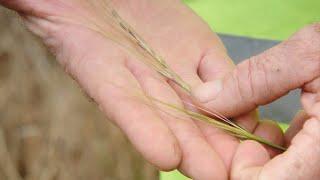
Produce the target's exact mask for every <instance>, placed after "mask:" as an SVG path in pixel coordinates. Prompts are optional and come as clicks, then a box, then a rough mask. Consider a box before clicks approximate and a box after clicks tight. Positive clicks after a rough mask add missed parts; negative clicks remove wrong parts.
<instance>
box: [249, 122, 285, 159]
mask: <svg viewBox="0 0 320 180" xmlns="http://www.w3.org/2000/svg"><path fill="white" fill-rule="evenodd" d="M254 134H255V135H257V136H260V137H262V138H264V139H267V140H269V141H271V142H272V143H275V144H277V145H283V144H284V133H283V131H282V129H281V127H280V126H279V125H278V123H277V122H275V121H272V120H262V121H260V123H259V124H258V126H257V128H256V129H255V131H254ZM265 148H266V150H267V151H268V152H269V154H270V156H271V157H274V156H276V155H277V154H279V153H281V151H279V150H277V149H275V148H272V147H269V146H265Z"/></svg>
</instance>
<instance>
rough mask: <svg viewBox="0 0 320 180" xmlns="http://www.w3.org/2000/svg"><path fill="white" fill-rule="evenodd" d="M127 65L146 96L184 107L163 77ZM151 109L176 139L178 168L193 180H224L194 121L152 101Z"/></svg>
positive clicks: (222, 170)
mask: <svg viewBox="0 0 320 180" xmlns="http://www.w3.org/2000/svg"><path fill="white" fill-rule="evenodd" d="M127 66H128V67H129V69H130V71H131V72H132V73H133V75H134V76H135V77H136V79H137V80H138V81H139V83H140V86H141V87H142V89H143V90H144V92H145V93H146V95H147V96H149V97H151V98H153V97H154V98H156V99H159V100H160V101H162V102H165V103H169V104H172V105H175V106H178V107H180V108H183V102H182V101H181V100H180V98H179V96H178V95H177V94H176V92H175V91H174V90H173V89H172V88H171V86H170V85H169V84H168V83H167V82H166V80H165V79H164V78H162V77H161V76H159V75H158V74H156V72H154V71H152V70H150V69H149V68H148V67H146V66H145V65H144V64H142V63H140V62H139V61H135V62H128V63H127ZM154 108H155V110H157V111H158V112H159V114H160V117H161V118H162V120H163V121H164V122H165V123H166V124H167V125H168V127H169V128H170V129H171V131H172V132H173V134H174V135H175V137H176V138H177V139H178V142H179V146H180V149H181V152H182V159H181V163H180V165H179V167H177V168H179V169H180V170H181V171H182V172H183V173H184V174H185V175H187V176H189V177H191V178H193V179H225V178H226V177H227V175H226V173H225V172H226V170H225V166H224V164H223V162H222V160H221V159H220V157H219V155H218V154H217V153H216V152H215V151H214V149H213V148H212V147H211V146H210V145H209V144H208V143H207V141H206V139H205V138H204V136H203V135H202V132H201V131H200V129H199V128H198V127H197V126H196V124H195V122H194V121H193V120H192V119H190V117H189V116H188V115H186V114H183V113H179V112H177V111H173V110H172V109H169V108H168V107H165V106H161V104H159V103H156V102H154Z"/></svg>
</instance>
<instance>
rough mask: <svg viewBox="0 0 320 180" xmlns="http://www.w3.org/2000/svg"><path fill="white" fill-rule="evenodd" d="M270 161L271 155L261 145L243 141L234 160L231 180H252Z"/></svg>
mask: <svg viewBox="0 0 320 180" xmlns="http://www.w3.org/2000/svg"><path fill="white" fill-rule="evenodd" d="M269 160H270V156H269V153H268V152H267V150H266V149H265V148H264V147H263V146H262V145H261V144H259V143H257V142H255V141H251V140H247V141H243V142H241V143H240V145H239V146H238V149H237V151H236V153H235V155H234V158H233V160H232V169H231V179H252V177H255V176H257V175H258V174H259V172H260V167H261V166H263V165H264V164H265V163H266V162H268V161H269Z"/></svg>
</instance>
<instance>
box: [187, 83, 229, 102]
mask: <svg viewBox="0 0 320 180" xmlns="http://www.w3.org/2000/svg"><path fill="white" fill-rule="evenodd" d="M222 88H223V86H222V80H221V79H218V80H215V81H210V82H206V83H204V84H201V85H200V86H198V87H197V88H195V89H194V90H193V93H192V94H193V96H194V97H195V98H196V99H197V100H198V101H200V102H201V103H207V102H209V101H212V100H214V99H215V98H216V97H217V95H218V94H219V93H220V91H221V90H222Z"/></svg>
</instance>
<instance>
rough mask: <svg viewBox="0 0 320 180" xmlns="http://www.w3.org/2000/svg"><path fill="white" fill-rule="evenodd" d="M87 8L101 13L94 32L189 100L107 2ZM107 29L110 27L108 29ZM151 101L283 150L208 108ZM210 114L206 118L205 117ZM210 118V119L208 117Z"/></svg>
mask: <svg viewBox="0 0 320 180" xmlns="http://www.w3.org/2000/svg"><path fill="white" fill-rule="evenodd" d="M89 5H90V6H91V7H93V8H103V10H104V14H103V15H102V16H103V18H102V19H104V20H105V22H97V21H95V20H91V21H90V20H89V22H90V23H91V25H92V26H90V28H92V29H93V30H95V31H98V32H100V33H101V34H103V35H104V36H105V37H106V38H108V39H109V40H112V41H114V42H116V43H118V44H121V46H123V47H126V48H127V50H128V51H129V52H131V53H132V54H133V55H135V56H137V59H140V60H142V61H143V62H144V63H146V64H147V65H148V66H150V67H151V68H153V69H154V70H156V71H157V72H158V73H160V74H161V75H163V76H164V77H165V78H167V79H169V80H171V81H172V82H174V83H176V84H177V85H178V86H179V87H180V88H181V89H183V90H184V91H185V92H186V93H187V94H188V95H189V96H190V98H192V97H191V93H190V92H191V88H190V85H189V84H188V83H187V82H185V81H184V80H183V79H182V78H180V76H179V75H178V74H176V73H175V72H174V71H173V70H172V69H171V68H170V67H169V65H168V64H167V63H166V61H165V60H164V58H163V57H162V56H160V55H159V54H158V53H156V51H155V50H153V49H152V48H151V47H150V46H149V45H148V43H147V42H146V41H145V40H144V39H143V38H142V37H141V36H140V35H139V34H138V33H137V32H136V31H135V30H134V29H133V28H132V27H131V26H130V25H129V24H128V23H127V22H126V21H125V20H124V19H123V18H122V17H121V16H120V15H119V14H118V13H117V11H116V10H115V9H114V8H113V7H112V4H111V3H110V2H108V1H101V0H93V1H90V2H89ZM104 23H108V25H109V26H111V27H112V28H113V30H114V31H112V33H110V32H107V31H106V30H104V26H103V25H102V24H104ZM109 28H110V27H109ZM149 99H151V100H152V101H153V102H156V103H160V104H162V105H164V106H165V107H167V108H170V109H172V110H175V111H177V112H180V113H182V114H184V115H188V116H190V117H191V118H192V119H195V120H198V121H203V122H206V123H208V124H210V125H212V126H214V127H216V128H219V129H222V130H224V131H226V132H228V133H229V134H230V135H233V136H235V137H238V138H240V139H246V140H255V141H257V142H260V143H262V144H265V145H268V146H270V147H273V148H276V149H279V150H282V151H284V150H286V148H284V147H282V146H280V145H277V144H274V143H272V142H270V141H268V140H266V139H263V138H261V137H258V136H256V135H254V134H252V133H250V132H248V131H247V130H245V129H244V128H242V127H240V126H239V125H237V124H236V123H234V122H232V121H231V120H229V119H228V118H226V117H225V116H223V115H222V114H220V113H218V112H213V111H209V110H208V109H206V108H204V107H202V106H200V105H195V104H190V103H189V104H188V105H191V106H193V107H196V108H197V109H199V110H201V111H203V112H205V113H207V114H208V115H204V114H201V113H197V112H193V111H190V110H187V109H185V108H179V106H176V105H173V104H169V103H166V102H163V101H161V100H159V99H157V98H155V97H149ZM185 103H186V102H185ZM209 115H210V116H209ZM211 116H213V117H214V118H212V117H211Z"/></svg>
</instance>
